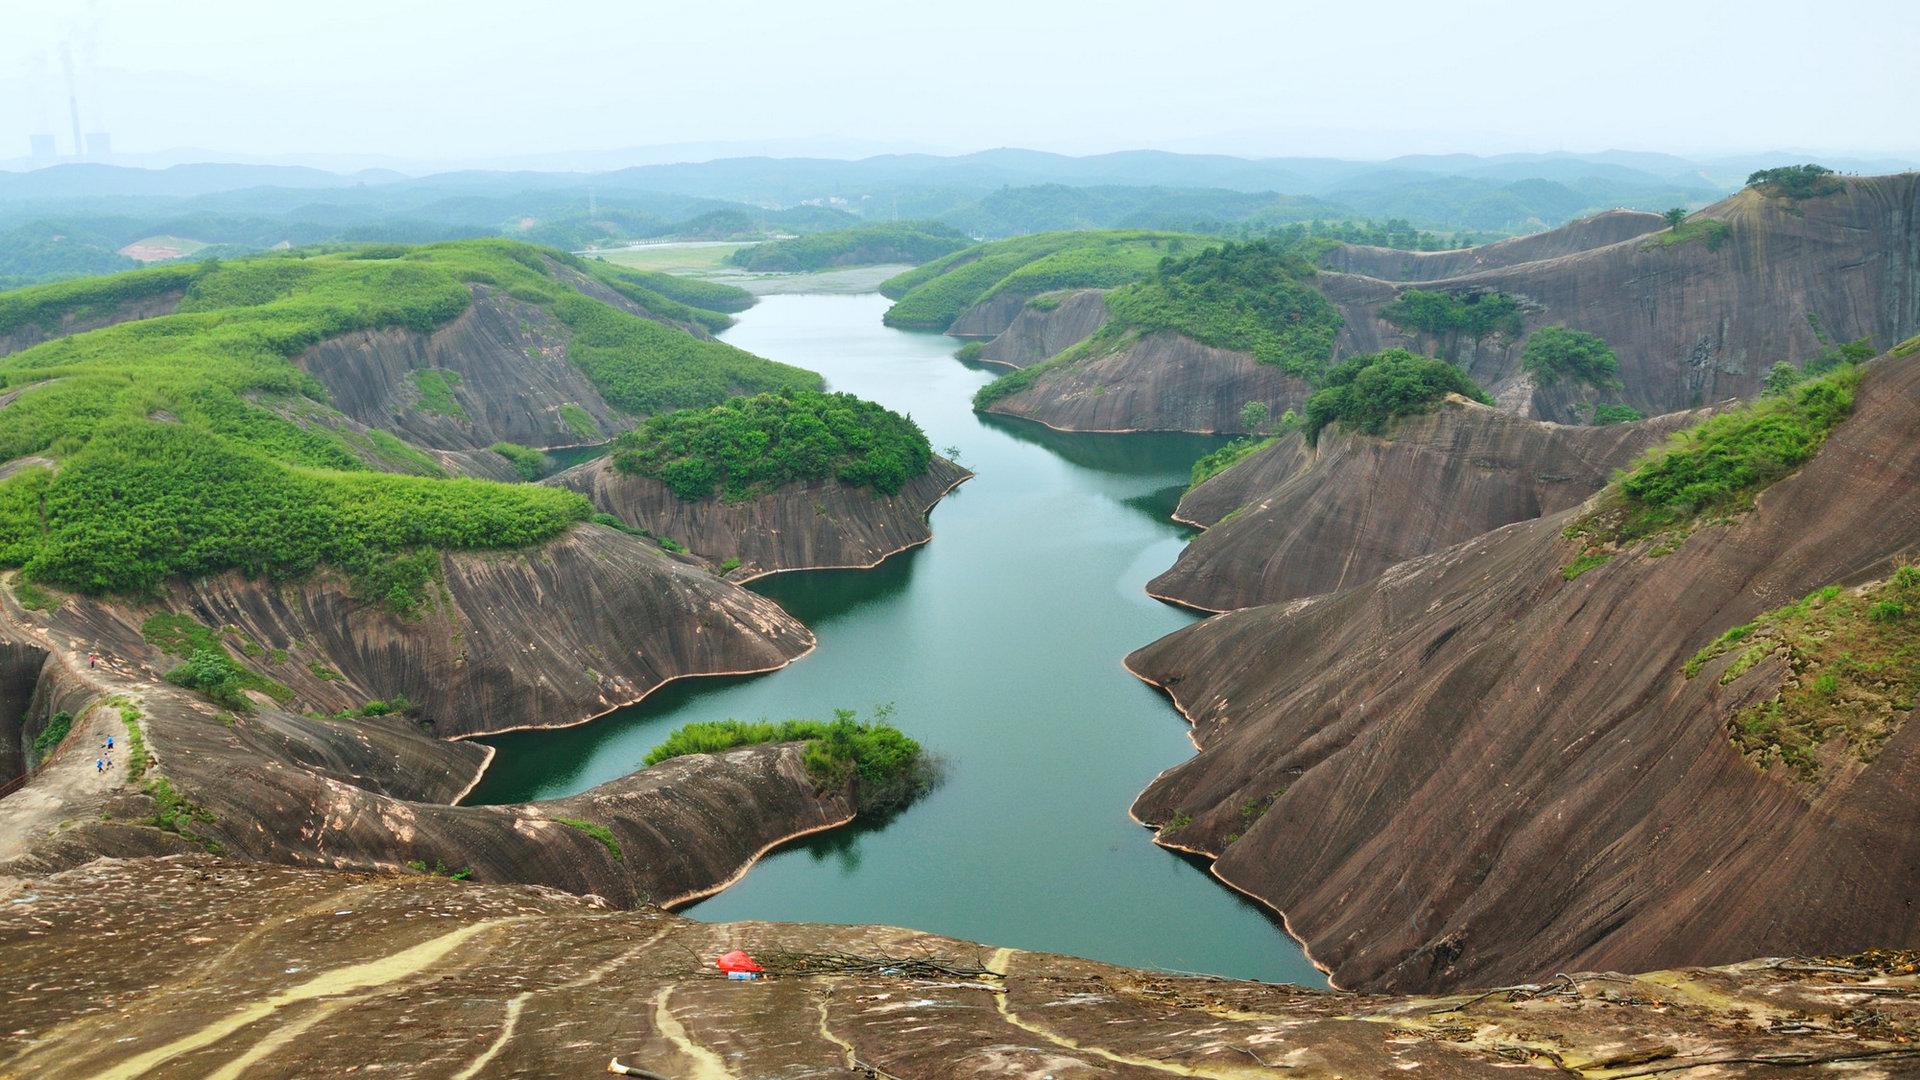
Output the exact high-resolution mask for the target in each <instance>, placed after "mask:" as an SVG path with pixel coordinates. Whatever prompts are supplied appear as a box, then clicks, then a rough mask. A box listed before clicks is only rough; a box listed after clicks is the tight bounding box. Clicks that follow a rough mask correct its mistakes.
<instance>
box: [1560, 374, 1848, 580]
mask: <svg viewBox="0 0 1920 1080" xmlns="http://www.w3.org/2000/svg"><path fill="white" fill-rule="evenodd" d="M1859 381H1860V370H1859V369H1858V368H1856V367H1853V366H1848V367H1845V368H1842V369H1841V370H1839V371H1836V372H1833V373H1832V374H1829V375H1826V376H1823V377H1822V378H1819V379H1812V380H1808V381H1806V382H1803V383H1801V384H1799V385H1797V386H1795V387H1794V388H1793V389H1792V390H1791V391H1789V392H1788V393H1785V394H1782V395H1778V396H1774V397H1764V398H1761V399H1759V400H1758V401H1755V402H1753V403H1751V404H1748V405H1744V406H1741V407H1740V408H1737V409H1733V410H1730V411H1728V412H1724V413H1720V414H1719V415H1717V416H1714V417H1711V418H1709V419H1707V420H1706V421H1704V422H1702V423H1700V424H1698V425H1696V426H1694V427H1692V428H1689V429H1687V430H1686V431H1682V432H1678V433H1676V434H1675V435H1674V436H1673V437H1672V438H1671V439H1670V440H1668V442H1667V444H1666V445H1665V446H1661V447H1656V448H1655V449H1653V450H1650V451H1648V452H1647V453H1646V454H1644V455H1642V456H1641V458H1640V459H1639V461H1637V462H1636V463H1634V464H1633V465H1632V466H1630V467H1629V468H1628V469H1626V470H1624V471H1623V472H1621V473H1620V474H1618V475H1617V476H1616V477H1615V478H1614V480H1613V482H1612V483H1611V484H1609V485H1608V487H1607V489H1606V490H1605V491H1604V492H1602V494H1601V498H1600V501H1599V503H1598V505H1597V506H1596V507H1595V509H1594V510H1592V511H1591V512H1589V513H1588V514H1587V515H1586V516H1585V517H1582V518H1581V519H1580V520H1578V521H1576V522H1574V523H1573V524H1571V525H1569V526H1568V527H1567V530H1566V532H1567V535H1568V536H1569V537H1571V538H1579V539H1583V540H1585V541H1586V550H1588V551H1598V550H1604V549H1610V548H1613V547H1617V546H1619V545H1624V544H1630V543H1634V542H1636V541H1638V540H1641V539H1644V538H1646V537H1649V536H1655V535H1662V534H1671V536H1672V539H1673V542H1676V543H1677V542H1678V540H1680V539H1684V537H1685V535H1686V534H1687V533H1688V532H1690V531H1691V530H1692V528H1693V527H1694V525H1695V524H1696V523H1697V522H1698V521H1700V520H1701V519H1703V518H1707V517H1712V516H1720V515H1725V514H1731V513H1738V512H1740V511H1742V510H1745V509H1746V508H1747V507H1749V506H1751V505H1752V502H1753V497H1754V496H1755V495H1757V494H1759V493H1760V492H1761V491H1762V490H1764V489H1765V488H1766V487H1767V486H1768V485H1770V484H1772V483H1774V482H1775V481H1777V480H1779V479H1781V478H1782V477H1784V476H1786V475H1787V474H1789V473H1791V472H1793V471H1794V470H1795V469H1798V468H1799V467H1800V466H1801V465H1803V464H1805V463H1806V462H1807V461H1809V460H1810V459H1812V457H1813V455H1814V454H1815V453H1817V452H1818V451H1819V449H1820V446H1821V444H1822V443H1823V442H1824V441H1825V440H1826V437H1827V433H1828V432H1829V431H1831V430H1832V429H1833V427H1834V425H1836V424H1838V423H1839V422H1840V421H1841V420H1844V419H1845V418H1846V416H1847V414H1848V413H1849V412H1851V411H1852V409H1853V392H1854V388H1855V386H1857V385H1858V384H1859Z"/></svg>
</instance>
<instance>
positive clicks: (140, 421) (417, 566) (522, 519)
mask: <svg viewBox="0 0 1920 1080" xmlns="http://www.w3.org/2000/svg"><path fill="white" fill-rule="evenodd" d="M649 284H662V283H659V282H650V281H649V279H646V278H643V277H635V276H631V275H628V274H626V273H624V272H622V271H619V270H617V269H615V268H612V267H607V266H603V265H600V264H597V263H590V262H580V261H576V260H572V259H570V258H568V257H566V256H563V255H561V254H559V253H557V252H552V251H547V250H543V249H539V248H535V247H531V246H528V245H524V244H516V243H510V242H505V241H467V242H459V243H449V244H438V245H430V246H423V247H407V246H398V245H386V246H378V247H363V248H357V249H348V250H337V251H313V252H293V253H289V254H287V255H284V256H277V257H273V256H270V257H259V258H252V259H244V260H234V261H226V262H219V261H210V262H206V263H201V264H193V265H182V266H178V267H170V268H163V269H158V270H150V271H144V272H139V273H134V274H127V275H120V276H116V277H108V278H98V279H88V280H84V281H77V282H68V283H62V284H58V285H50V286H40V287H36V288H32V289H26V290H20V291H17V292H13V293H7V294H0V342H5V341H9V340H11V341H14V342H16V343H23V342H25V341H31V340H33V338H34V336H35V335H36V334H38V336H42V337H44V336H51V335H57V334H60V333H62V332H64V331H65V330H67V329H71V328H73V327H74V326H75V324H76V323H78V324H80V325H91V326H96V327H98V328H96V329H91V330H86V331H85V332H78V333H67V334H66V336H53V337H52V340H46V341H44V342H42V343H40V344H37V345H30V346H28V347H25V348H22V349H21V350H20V351H17V352H14V353H13V354H12V355H9V356H6V357H4V358H0V402H4V407H0V462H4V463H5V464H4V465H3V466H0V475H3V476H4V480H0V565H3V566H8V567H19V568H21V570H22V574H21V577H20V584H23V585H24V586H25V587H28V588H38V587H40V586H54V587H60V588H68V589H74V590H80V591H85V592H94V593H114V594H134V595H138V594H146V593H150V592H152V591H153V590H155V589H156V588H157V587H159V586H160V585H161V584H162V583H163V582H165V581H166V580H168V579H170V578H173V577H176V576H198V575H203V574H208V573H214V572H218V571H222V570H230V569H237V570H241V571H244V572H247V573H249V574H265V575H269V576H272V577H276V578H289V577H299V576H301V575H304V574H307V573H309V572H311V571H313V570H314V569H315V568H317V567H319V566H322V565H328V566H333V567H337V568H339V569H342V570H344V571H346V572H347V573H348V574H350V575H351V576H352V577H353V579H354V581H355V583H356V588H357V590H358V591H360V592H361V593H362V594H363V595H365V596H367V597H369V598H373V599H380V600H384V601H388V602H390V603H391V604H392V605H393V606H394V607H397V608H399V609H402V610H405V609H408V608H410V607H412V606H414V605H416V604H418V603H419V602H420V601H421V599H422V595H423V590H424V588H425V586H426V583H427V581H428V579H429V578H430V576H431V574H432V573H433V572H434V565H435V556H436V553H437V552H439V551H444V550H452V549H471V548H501V547H516V546H522V545H527V544H534V543H539V542H542V541H545V540H548V539H550V538H552V537H554V536H557V535H558V534H559V533H561V532H563V531H565V530H566V529H568V528H569V527H570V526H571V525H573V524H574V523H575V522H578V521H580V520H583V519H584V518H586V517H587V515H588V512H589V509H588V506H587V503H586V501H585V500H584V499H582V498H580V497H579V496H578V495H575V494H573V493H570V492H565V491H560V490H555V489H552V488H545V487H536V486H532V485H524V484H502V483H494V482H490V481H486V480H480V479H471V478H451V477H449V476H447V475H446V470H445V468H443V467H442V466H441V464H440V462H441V461H445V460H448V459H447V457H446V455H442V456H441V457H439V458H436V457H435V456H433V455H430V454H427V453H424V452H422V451H421V449H420V448H419V447H418V446H415V445H413V444H410V443H408V442H404V441H402V440H401V439H398V438H395V437H394V436H393V435H392V434H391V433H390V432H387V431H383V430H380V428H379V426H373V427H369V426H366V425H365V424H362V423H358V422H355V421H354V420H352V419H350V418H349V417H347V416H345V415H343V414H342V413H341V412H339V411H338V410H337V409H336V408H335V407H334V406H333V404H332V401H333V396H332V395H330V394H329V392H328V389H327V387H326V386H325V385H324V384H323V383H322V381H321V380H320V379H319V378H316V376H315V375H314V374H312V373H310V372H309V371H308V370H306V369H305V368H303V367H302V366H301V364H300V363H299V362H297V361H298V360H299V359H300V358H301V357H303V356H304V355H306V354H307V352H308V351H309V350H311V349H313V348H315V347H317V346H321V345H324V344H326V343H329V342H332V341H337V340H340V339H342V337H343V336H346V335H352V334H364V333H369V332H377V333H384V334H401V335H407V334H413V335H430V334H432V333H434V332H436V331H438V330H439V329H440V328H443V327H447V326H449V325H451V324H453V323H454V322H456V321H457V320H461V319H462V318H464V317H466V315H467V313H468V312H469V310H470V309H476V308H478V307H479V306H480V305H481V303H482V302H483V301H484V302H485V303H486V304H488V305H489V306H490V308H491V310H492V311H493V312H494V314H495V315H499V314H500V313H502V312H504V313H506V314H507V316H508V317H509V318H518V319H519V320H520V321H521V323H522V328H523V329H525V324H527V323H529V322H539V323H543V324H548V325H550V333H549V334H548V335H547V337H546V338H544V339H542V340H544V341H547V342H552V343H554V344H551V345H549V346H548V348H547V349H546V350H544V351H543V350H542V349H540V348H531V349H530V351H531V352H532V354H533V355H525V354H519V353H513V352H511V351H508V352H506V353H505V354H504V360H513V358H514V357H516V356H518V357H519V359H518V361H517V362H519V363H524V364H546V363H550V362H559V363H562V364H563V365H565V366H566V367H568V368H570V369H572V370H573V371H575V372H576V373H577V374H576V375H575V376H573V377H575V378H578V379H584V382H585V384H590V387H591V389H592V390H593V391H596V392H597V393H598V395H599V397H600V398H601V399H603V400H602V401H596V402H595V406H596V408H600V409H602V410H610V411H611V413H613V414H618V415H625V416H628V417H637V416H641V415H646V414H651V413H655V412H661V411H665V410H670V409H675V408H685V407H694V406H707V405H712V404H715V403H717V402H719V401H721V400H724V399H725V398H727V397H729V396H732V395H734V394H743V393H758V392H763V391H771V390H812V389H817V388H818V387H819V385H820V379H819V377H818V376H817V375H815V374H813V373H811V372H807V371H803V370H800V369H797V368H792V367H787V366H785V365H781V364H775V363H773V362H771V361H767V360H764V359H761V358H760V357H756V356H753V355H752V354H750V353H746V352H743V351H741V350H739V349H735V348H733V347H731V346H728V345H725V344H722V343H720V342H717V341H713V340H711V339H710V338H706V337H705V336H704V330H703V329H702V327H704V326H710V325H722V324H724V322H725V321H726V316H725V315H724V314H722V313H719V312H714V311H711V310H708V309H705V308H696V307H693V306H691V305H690V304H687V303H685V302H683V301H680V300H675V299H673V298H671V297H667V296H663V295H661V294H660V293H658V292H655V291H653V289H651V288H649ZM683 295H686V296H688V297H690V298H692V299H697V300H698V299H705V300H707V301H708V302H721V303H730V302H731V301H732V299H733V297H732V293H731V291H730V290H729V291H727V292H721V293H707V294H702V293H697V292H689V293H683ZM156 303H157V304H159V305H160V306H162V307H164V308H167V309H169V310H168V312H167V313H161V314H154V312H153V310H152V309H151V308H150V307H141V306H140V305H142V304H146V305H152V304H156ZM129 304H132V305H134V306H135V307H136V308H139V310H138V311H136V312H134V313H133V314H132V315H131V316H127V315H124V314H123V315H119V316H116V312H124V311H125V310H126V308H127V305H129ZM148 316H150V317H148ZM116 317H128V318H130V321H124V322H114V321H113V320H114V319H115V318H116ZM103 323H104V324H108V325H102V324H103ZM510 325H511V324H509V326H510ZM396 340H401V339H396ZM404 340H417V341H422V342H424V341H427V340H429V339H427V338H412V339H404ZM404 340H403V344H404ZM409 347H411V346H409ZM421 347H422V348H424V347H425V346H424V344H423V345H422V346H421ZM549 352H550V353H552V354H554V355H551V356H550V355H548V353H549ZM423 375H433V376H434V378H432V379H428V378H423V377H421V376H423ZM415 383H416V385H415V386H414V387H413V388H412V389H410V390H409V394H410V397H411V398H417V399H418V400H417V401H414V402H413V403H412V404H410V405H409V406H408V407H409V408H416V407H417V408H419V409H423V410H432V409H447V410H457V409H459V408H460V406H459V402H458V401H457V400H455V399H453V398H452V397H451V395H450V394H449V390H450V388H451V387H452V386H454V385H457V379H455V378H453V377H450V376H449V375H447V374H446V373H445V372H442V371H441V370H440V369H432V370H431V371H420V372H415ZM374 419H381V417H379V416H375V417H374ZM627 423H628V424H631V423H632V420H631V419H629V420H628V421H627ZM397 472H409V473H414V474H416V475H396V473H397Z"/></svg>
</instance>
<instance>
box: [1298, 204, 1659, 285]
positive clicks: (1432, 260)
mask: <svg viewBox="0 0 1920 1080" xmlns="http://www.w3.org/2000/svg"><path fill="white" fill-rule="evenodd" d="M1665 227H1666V221H1665V219H1663V218H1662V217H1661V216H1660V215H1659V214H1654V213H1649V212H1648V211H1645V210H1608V211H1606V212H1605V213H1601V214H1595V215H1593V216H1592V217H1586V218H1581V219H1580V220H1578V221H1569V222H1567V223H1566V224H1565V225H1562V226H1560V227H1559V228H1557V229H1548V230H1547V231H1546V232H1540V233H1534V234H1533V235H1532V236H1516V237H1513V238H1512V239H1509V240H1496V241H1494V242H1493V243H1491V244H1482V245H1480V246H1479V247H1474V248H1461V249H1458V250H1455V251H1401V250H1399V249H1397V248H1382V247H1368V246H1365V245H1362V244H1340V245H1338V246H1337V247H1334V248H1333V249H1332V250H1330V251H1328V252H1327V253H1326V254H1325V255H1322V256H1321V257H1320V265H1321V266H1323V267H1325V268H1326V269H1328V270H1338V271H1340V272H1342V273H1346V274H1361V275H1364V276H1366V277H1371V278H1379V279H1381V280H1383V281H1438V280H1440V279H1441V278H1450V277H1458V276H1459V275H1461V274H1471V273H1473V272H1475V271H1477V270H1490V269H1493V268H1494V267H1498V266H1512V265H1514V264H1515V263H1525V262H1533V261H1535V260H1538V259H1552V258H1556V257H1558V256H1561V255H1571V254H1573V253H1574V252H1577V251H1588V250H1591V249H1593V248H1597V247H1605V246H1607V245H1608V244H1617V243H1619V242H1620V241H1622V240H1631V239H1633V238H1634V237H1636V236H1645V235H1646V234H1648V233H1650V232H1654V231H1656V230H1659V229H1663V228H1665Z"/></svg>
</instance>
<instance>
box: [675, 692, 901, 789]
mask: <svg viewBox="0 0 1920 1080" xmlns="http://www.w3.org/2000/svg"><path fill="white" fill-rule="evenodd" d="M890 713H891V709H887V708H884V707H883V708H882V709H880V710H877V716H876V718H875V719H874V720H872V721H868V722H864V723H863V722H861V721H858V720H856V719H854V713H853V710H851V709H835V710H834V713H833V717H834V718H833V719H832V720H825V721H823V720H787V721H783V722H780V723H771V722H768V721H760V722H758V723H747V722H744V721H740V720H715V721H708V722H704V723H696V724H688V725H686V726H685V727H682V728H680V729H678V730H676V731H674V732H673V733H672V734H671V735H669V736H667V740H666V741H665V742H663V743H661V744H660V745H659V746H656V747H654V748H653V750H652V751H650V752H649V753H648V754H647V758H646V764H648V765H657V764H659V763H660V762H662V761H666V760H668V759H669V758H676V757H680V756H683V755H686V754H717V753H722V752H724V751H727V750H732V749H734V748H736V747H741V746H757V745H759V744H762V743H777V742H805V743H806V748H805V762H806V766H807V771H808V773H809V774H811V775H812V776H813V778H814V781H815V783H817V784H818V785H819V786H820V788H821V790H823V791H828V790H838V789H842V788H845V787H848V786H849V785H851V786H852V789H853V796H854V802H855V805H856V806H858V807H859V809H860V812H861V813H868V814H887V813H891V812H893V811H895V810H898V809H899V808H901V807H903V806H905V805H906V804H907V803H909V802H911V801H913V799H915V798H917V797H918V796H919V795H921V794H922V793H924V792H925V791H926V790H927V789H929V788H930V787H931V786H932V785H933V783H934V781H935V780H936V779H937V770H936V769H935V767H934V763H933V761H932V760H931V759H930V758H929V757H928V756H927V754H926V753H925V751H923V750H922V749H921V747H920V744H919V743H917V742H915V741H914V740H913V739H911V738H908V737H907V736H906V735H905V734H903V733H901V731H900V729H898V728H896V727H894V726H893V725H892V724H890V723H888V722H887V716H888V715H889V714H890Z"/></svg>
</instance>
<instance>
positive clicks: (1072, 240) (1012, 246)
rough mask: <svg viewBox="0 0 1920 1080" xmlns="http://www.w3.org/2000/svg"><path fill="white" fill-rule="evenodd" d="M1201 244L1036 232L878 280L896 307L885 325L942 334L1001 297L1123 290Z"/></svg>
mask: <svg viewBox="0 0 1920 1080" xmlns="http://www.w3.org/2000/svg"><path fill="white" fill-rule="evenodd" d="M1202 243H1204V241H1203V240H1202V239H1201V238H1199V237H1194V236H1186V235H1183V234H1179V233H1163V232H1143V231H1138V230H1135V231H1092V232H1056V233H1037V234H1035V235H1032V236H1021V237H1016V238H1014V239H1012V240H996V241H993V242H991V243H986V244H979V245H976V246H974V247H969V248H966V249H964V250H961V251H956V252H954V253H953V254H951V255H948V256H946V257H944V258H940V259H935V260H934V261H932V262H930V263H927V264H926V265H924V266H919V267H915V268H914V269H912V270H909V271H907V272H905V273H903V274H898V275H895V276H894V277H891V278H888V279H887V280H886V281H884V282H882V283H881V285H880V291H881V292H882V293H885V294H886V295H887V296H890V297H893V298H894V299H895V300H896V301H897V302H896V303H895V304H894V305H893V306H892V307H891V308H888V309H887V314H886V323H887V325H888V326H897V327H901V328H902V329H908V330H945V329H946V328H947V327H949V326H951V325H953V321H954V320H955V319H957V318H959V317H960V316H961V315H962V314H963V313H965V312H966V310H967V309H968V308H971V307H973V306H974V305H975V304H978V303H981V302H982V301H984V300H987V299H990V298H991V297H993V296H996V295H998V294H1000V293H1003V292H1011V293H1017V294H1020V295H1024V296H1034V295H1038V294H1040V293H1045V292H1052V291H1054V290H1057V289H1082V288H1111V287H1113V286H1115V285H1123V284H1125V283H1127V282H1130V281H1137V280H1139V279H1140V278H1143V277H1146V276H1147V275H1148V274H1150V273H1152V272H1153V270H1154V268H1155V267H1156V266H1158V265H1159V264H1160V262H1161V261H1162V260H1163V259H1165V258H1166V257H1168V256H1170V255H1172V256H1178V255H1180V254H1181V253H1183V252H1186V251H1189V250H1198V248H1199V246H1200V245H1201V244H1202Z"/></svg>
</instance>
